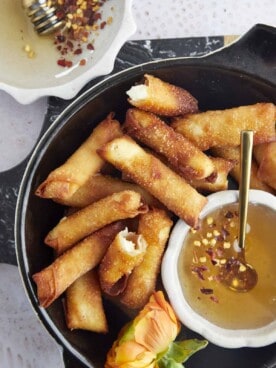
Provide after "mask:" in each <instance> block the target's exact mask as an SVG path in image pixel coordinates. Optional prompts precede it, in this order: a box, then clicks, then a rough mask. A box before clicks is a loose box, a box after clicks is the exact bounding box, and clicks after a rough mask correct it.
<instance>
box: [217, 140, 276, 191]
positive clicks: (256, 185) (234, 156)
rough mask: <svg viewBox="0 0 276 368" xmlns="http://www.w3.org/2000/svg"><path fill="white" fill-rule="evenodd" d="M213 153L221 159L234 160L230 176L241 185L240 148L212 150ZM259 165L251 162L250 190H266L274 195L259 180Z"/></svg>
mask: <svg viewBox="0 0 276 368" xmlns="http://www.w3.org/2000/svg"><path fill="white" fill-rule="evenodd" d="M212 152H213V153H214V154H215V155H216V156H219V157H223V158H225V159H226V160H232V162H233V163H234V166H233V168H232V169H231V171H230V175H231V176H232V177H233V178H234V179H235V180H236V181H237V182H238V183H239V182H240V147H217V148H214V149H212ZM257 173H258V165H257V163H256V162H255V161H254V160H252V162H251V175H250V188H251V189H259V190H264V191H266V192H269V193H273V190H272V189H271V188H270V187H269V186H268V185H266V184H265V183H264V182H263V181H261V180H260V179H259V178H258V175H257Z"/></svg>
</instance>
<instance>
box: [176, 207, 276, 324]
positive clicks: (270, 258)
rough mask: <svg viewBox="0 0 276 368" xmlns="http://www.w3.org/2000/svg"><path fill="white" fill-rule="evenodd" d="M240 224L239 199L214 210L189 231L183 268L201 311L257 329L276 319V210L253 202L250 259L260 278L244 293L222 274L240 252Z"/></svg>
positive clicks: (186, 287)
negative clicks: (227, 283)
mask: <svg viewBox="0 0 276 368" xmlns="http://www.w3.org/2000/svg"><path fill="white" fill-rule="evenodd" d="M238 228H239V217H238V204H231V205H227V206H224V207H220V208H218V209H216V210H214V211H213V212H211V213H209V214H208V216H207V217H205V218H204V219H203V220H202V221H201V222H200V226H199V229H198V230H193V229H191V230H190V232H189V234H188V235H187V237H186V239H185V241H184V247H183V249H182V251H181V254H180V257H179V262H178V271H179V274H180V279H181V284H182V290H183V293H184V295H185V298H186V300H187V302H188V303H189V305H190V306H191V307H192V309H193V310H195V311H196V312H197V313H198V314H199V315H201V316H203V317H204V318H205V319H207V320H209V321H210V322H212V323H214V324H216V325H218V326H220V327H223V328H227V329H254V328H259V327H262V326H265V325H267V324H269V323H271V322H272V321H274V320H275V319H276V211H273V210H272V209H270V208H268V207H266V206H263V205H255V204H249V208H248V220H247V234H246V246H245V247H246V248H245V258H246V260H247V262H248V263H249V264H251V265H252V266H253V267H254V268H255V269H256V271H257V273H258V283H257V285H256V286H255V287H254V288H253V289H252V290H250V291H248V292H244V293H239V292H235V291H231V290H229V289H228V288H227V287H225V285H223V283H222V281H221V280H220V276H219V272H220V269H221V267H222V266H223V265H224V264H225V262H226V260H227V259H229V258H230V257H237V252H236V250H238V244H237V238H238ZM240 271H241V272H242V268H241V270H240Z"/></svg>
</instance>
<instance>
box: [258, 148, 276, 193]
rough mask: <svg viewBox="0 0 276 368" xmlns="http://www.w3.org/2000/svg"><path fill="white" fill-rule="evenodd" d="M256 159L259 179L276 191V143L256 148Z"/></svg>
mask: <svg viewBox="0 0 276 368" xmlns="http://www.w3.org/2000/svg"><path fill="white" fill-rule="evenodd" d="M253 152H254V157H255V158H256V160H257V162H258V164H259V168H258V178H259V179H260V180H262V181H264V182H265V183H266V184H268V185H269V186H271V187H272V188H273V189H275V190H276V142H271V143H264V144H260V145H258V146H255V147H254V151H253Z"/></svg>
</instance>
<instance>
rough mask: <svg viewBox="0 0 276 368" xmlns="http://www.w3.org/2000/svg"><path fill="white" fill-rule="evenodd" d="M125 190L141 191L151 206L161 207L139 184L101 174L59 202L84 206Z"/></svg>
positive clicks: (66, 204)
mask: <svg viewBox="0 0 276 368" xmlns="http://www.w3.org/2000/svg"><path fill="white" fill-rule="evenodd" d="M123 190H133V191H134V192H138V193H140V194H141V196H142V200H143V202H145V203H146V204H148V205H150V206H156V207H160V205H161V204H160V202H159V201H158V200H157V199H156V198H154V197H153V196H152V195H151V194H150V193H148V192H147V191H146V190H144V189H143V188H141V187H140V186H139V185H137V184H134V183H128V182H126V181H123V180H120V179H119V178H114V177H112V176H107V175H101V174H98V175H93V176H91V177H90V178H89V179H88V180H87V181H86V183H85V184H84V185H82V186H81V187H80V188H79V189H78V190H77V191H76V192H75V193H74V194H73V195H72V196H71V197H70V198H67V199H63V200H58V202H59V203H60V204H63V205H65V206H70V207H76V208H82V207H86V206H88V205H89V204H91V203H93V202H96V201H98V200H100V199H102V198H104V197H107V196H109V195H111V194H113V193H118V192H121V191H123Z"/></svg>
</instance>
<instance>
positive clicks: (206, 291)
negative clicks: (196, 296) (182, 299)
mask: <svg viewBox="0 0 276 368" xmlns="http://www.w3.org/2000/svg"><path fill="white" fill-rule="evenodd" d="M200 291H201V292H202V294H205V295H210V294H213V292H214V290H213V289H209V288H201V289H200Z"/></svg>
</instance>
